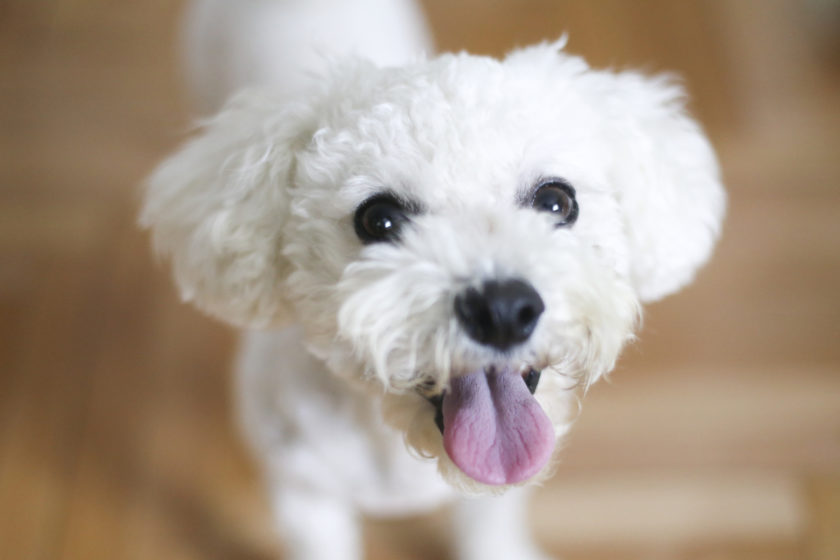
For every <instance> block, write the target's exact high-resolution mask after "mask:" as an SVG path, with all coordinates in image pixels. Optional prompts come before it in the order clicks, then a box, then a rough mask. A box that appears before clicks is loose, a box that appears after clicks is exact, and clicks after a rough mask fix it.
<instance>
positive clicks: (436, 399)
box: [423, 368, 542, 433]
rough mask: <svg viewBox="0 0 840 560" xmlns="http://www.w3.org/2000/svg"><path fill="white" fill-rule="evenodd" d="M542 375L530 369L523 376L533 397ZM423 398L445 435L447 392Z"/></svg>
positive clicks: (538, 371)
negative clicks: (427, 402) (444, 419)
mask: <svg viewBox="0 0 840 560" xmlns="http://www.w3.org/2000/svg"><path fill="white" fill-rule="evenodd" d="M541 375H542V370H536V369H534V368H528V370H527V371H525V372H524V373H523V374H522V381H523V382H524V383H525V385H527V386H528V391H530V392H531V394H532V395H533V394H534V393H535V392H536V391H537V385H539V383H540V376H541ZM423 397H424V398H425V399H426V400H427V401H429V402H430V403H431V404H432V406H434V407H435V424H436V425H437V427H438V429H439V430H440V433H443V428H444V425H443V399H444V398H446V391H442V392H440V393H438V394H437V395H423Z"/></svg>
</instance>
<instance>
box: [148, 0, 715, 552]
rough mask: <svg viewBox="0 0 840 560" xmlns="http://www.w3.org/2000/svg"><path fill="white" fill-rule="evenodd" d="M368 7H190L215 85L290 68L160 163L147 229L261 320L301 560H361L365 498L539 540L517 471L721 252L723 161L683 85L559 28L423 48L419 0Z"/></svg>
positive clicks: (260, 344)
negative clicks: (536, 35) (453, 502)
mask: <svg viewBox="0 0 840 560" xmlns="http://www.w3.org/2000/svg"><path fill="white" fill-rule="evenodd" d="M348 4H349V3H346V2H341V1H338V0H317V1H311V0H285V1H276V2H272V1H270V0H251V1H248V2H242V3H236V4H234V3H226V2H224V1H222V0H206V1H204V2H199V3H197V4H196V5H195V7H194V10H193V11H192V13H191V18H190V22H191V25H190V27H189V29H188V33H187V37H188V44H187V51H188V54H189V58H190V68H192V70H193V72H192V80H193V83H194V84H196V87H197V91H198V93H199V94H200V96H201V97H202V99H203V101H204V105H205V106H206V107H214V106H215V105H217V104H219V103H220V100H221V99H223V98H225V97H227V95H228V94H230V93H231V92H232V90H233V89H235V88H238V87H239V86H271V87H269V88H263V89H256V90H253V89H252V90H251V91H250V92H247V93H244V94H241V95H239V96H237V97H236V98H235V99H234V100H233V101H232V102H230V103H229V104H228V105H227V106H226V107H225V109H224V110H223V111H222V112H221V113H220V114H219V115H218V116H217V117H215V118H214V119H212V120H211V121H209V122H208V123H207V124H206V126H205V128H204V131H203V133H202V135H201V136H199V137H198V138H196V139H195V140H193V141H192V142H191V143H189V144H188V145H187V146H186V147H185V148H184V149H183V150H182V151H180V152H179V153H178V154H176V155H175V156H174V157H173V158H171V159H170V160H169V161H168V162H166V163H165V164H164V165H163V166H161V168H160V169H159V170H158V172H157V173H156V174H155V176H154V177H153V178H152V179H151V182H150V189H149V193H148V196H147V200H146V205H145V208H144V211H143V216H142V221H143V223H144V225H146V226H147V227H150V228H151V229H152V230H153V233H154V238H155V243H156V246H157V248H158V250H160V251H161V252H163V253H165V254H167V255H171V256H172V260H173V263H174V267H175V275H176V278H177V280H178V283H179V286H180V288H181V292H182V295H183V297H184V298H185V299H188V300H192V301H194V302H195V303H196V304H197V305H198V306H199V307H201V308H202V309H204V310H205V311H207V312H209V313H210V314H213V315H215V316H218V317H220V318H222V319H224V320H226V321H228V322H231V323H233V324H236V325H239V326H242V327H244V328H245V329H246V334H245V335H244V337H243V342H242V352H241V356H240V361H239V368H238V369H239V378H238V379H239V387H238V388H239V394H240V405H241V406H240V411H241V416H242V420H243V424H244V426H245V430H246V433H247V435H248V438H249V440H250V442H251V444H252V445H253V447H254V449H255V450H256V453H257V454H258V455H259V456H260V458H261V459H262V462H263V465H264V466H265V472H266V479H267V481H268V484H269V486H270V489H271V492H272V496H273V504H274V507H275V511H276V513H277V516H278V523H279V525H280V528H281V529H282V531H283V532H284V534H285V537H286V543H287V545H288V550H289V552H290V554H291V557H292V558H301V559H316V558H323V559H328V558H329V559H352V558H357V557H358V556H359V550H360V544H359V538H358V528H357V526H356V516H357V514H358V513H360V512H361V513H370V514H376V515H383V514H402V513H410V512H416V511H421V510H424V509H429V508H432V507H434V506H436V505H438V504H440V503H442V502H444V501H447V500H450V499H453V498H455V497H456V496H458V495H460V494H462V493H464V492H466V493H469V494H477V495H483V496H485V497H481V498H472V499H467V500H463V501H461V502H460V505H459V507H458V509H457V511H456V515H455V519H456V527H455V533H456V536H457V538H456V546H457V549H458V555H459V558H462V559H464V560H472V559H476V560H477V559H482V560H488V559H489V560H492V559H494V558H500V559H501V558H517V559H521V560H528V559H533V558H540V557H541V556H540V555H539V553H538V552H537V551H536V549H535V548H534V547H533V546H532V545H531V543H530V539H529V538H528V535H527V530H526V529H525V523H524V514H523V502H522V499H523V495H524V492H523V491H522V490H519V489H518V488H516V487H519V486H523V485H525V484H527V483H530V482H534V481H539V480H542V479H544V478H545V477H546V476H547V475H548V474H549V473H550V470H551V461H550V458H551V456H552V455H553V449H554V444H555V441H556V440H557V439H558V438H560V437H561V436H562V435H563V434H564V433H565V432H566V431H567V429H568V427H569V424H570V422H571V417H572V416H573V413H574V410H575V406H576V402H577V397H578V395H577V393H576V389H577V388H578V387H580V386H586V385H588V384H590V383H592V382H594V381H595V380H596V379H597V378H598V377H600V376H601V375H603V374H605V373H607V372H608V371H609V370H610V369H611V368H612V367H613V365H614V363H615V360H616V359H617V357H618V354H619V352H620V350H621V348H622V346H623V345H624V343H625V342H626V341H627V340H629V339H630V338H632V336H633V331H634V328H635V326H636V323H637V319H638V314H639V308H640V303H641V302H643V301H650V300H653V299H657V298H660V297H662V296H664V295H666V294H668V293H671V292H673V291H675V290H676V289H678V288H679V287H681V286H682V285H684V284H685V283H686V282H688V281H689V280H690V279H691V277H692V276H693V274H694V272H695V270H696V269H697V268H698V267H699V266H700V265H701V264H702V263H703V262H704V261H705V260H706V258H707V257H708V255H709V253H710V251H711V248H712V246H713V244H714V241H715V239H716V237H717V234H718V230H719V226H720V221H721V218H722V214H723V207H724V198H723V193H722V189H721V186H720V182H719V179H718V173H717V166H716V162H715V158H714V155H713V153H712V151H711V149H710V148H709V146H708V143H707V142H706V141H705V139H704V137H703V135H702V133H701V132H700V130H699V128H698V127H697V126H696V125H695V123H694V122H693V121H692V120H691V119H690V118H688V117H687V116H685V114H684V112H683V110H682V104H681V101H680V97H681V91H680V89H679V88H678V87H676V86H674V85H672V84H671V83H669V82H668V81H667V80H663V79H659V78H654V79H650V78H645V77H642V76H640V75H637V74H633V73H621V74H614V73H610V72H598V71H594V70H591V69H590V68H589V67H588V66H587V65H586V64H585V63H584V62H583V61H582V60H580V59H578V58H575V57H571V56H568V55H566V54H563V53H562V52H560V48H561V47H562V45H559V44H555V45H540V46H537V47H532V48H530V49H524V50H521V51H517V52H514V53H513V54H511V55H510V56H508V57H507V58H506V59H505V60H504V61H502V62H498V61H494V60H491V59H486V58H480V57H473V56H469V55H445V56H443V57H440V58H437V59H432V60H425V59H424V58H423V57H422V53H421V52H420V51H423V50H426V49H428V45H429V40H428V34H427V33H426V32H425V28H424V27H423V23H422V19H421V16H420V15H419V11H418V10H417V8H416V6H414V4H413V3H412V2H410V1H408V0H406V1H399V2H397V1H395V0H365V2H363V3H362V4H365V5H364V6H362V5H360V4H354V5H353V8H354V9H348V8H347V5H348ZM234 6H235V7H234ZM370 14H375V15H376V17H359V16H360V15H370ZM312 30H317V33H316V34H315V38H314V39H313V38H312V36H311V34H310V32H311V31H312ZM332 50H337V51H339V52H331V51H332ZM222 53H228V54H224V55H223V54H222ZM347 53H353V55H354V56H350V57H348V58H344V57H343V55H345V54H347ZM414 56H416V57H417V58H416V59H414V58H413V57H414ZM494 494H503V495H502V496H498V497H493V496H492V495H494Z"/></svg>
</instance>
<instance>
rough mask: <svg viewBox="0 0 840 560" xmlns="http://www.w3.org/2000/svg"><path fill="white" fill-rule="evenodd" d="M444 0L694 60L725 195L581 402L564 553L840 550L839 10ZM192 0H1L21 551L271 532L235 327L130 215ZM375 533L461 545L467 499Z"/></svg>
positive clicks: (475, 20) (1, 373)
mask: <svg viewBox="0 0 840 560" xmlns="http://www.w3.org/2000/svg"><path fill="white" fill-rule="evenodd" d="M424 4H425V6H426V8H427V12H428V14H429V18H430V20H431V22H432V24H433V25H434V27H435V30H436V34H437V40H438V43H439V45H440V46H441V47H442V48H443V49H469V50H473V51H476V52H481V53H488V54H494V55H498V54H502V53H504V52H505V51H507V50H509V49H510V48H512V47H513V46H515V45H517V44H526V43H530V42H533V41H538V40H542V39H551V38H555V37H557V36H559V34H560V33H562V32H563V31H567V32H568V33H569V34H570V38H571V42H570V47H569V48H570V50H572V51H574V52H578V53H581V54H584V55H586V56H587V57H588V58H589V59H590V60H591V61H592V62H594V63H596V64H598V65H614V66H616V67H624V66H642V67H646V68H648V69H650V70H664V69H670V70H674V71H677V72H679V73H680V74H682V75H683V76H684V77H685V80H686V83H687V85H688V87H689V88H690V90H691V91H692V93H693V102H692V107H693V109H694V110H695V112H696V113H697V114H698V115H699V116H700V117H701V119H702V120H703V122H704V124H705V126H706V127H707V129H708V131H709V132H710V135H711V136H712V138H713V140H714V142H715V144H716V146H717V148H718V150H719V153H720V156H721V160H722V163H723V169H724V174H725V176H726V179H727V184H728V188H729V191H730V194H731V201H730V210H729V217H728V221H727V225H726V231H725V236H724V239H723V241H722V243H721V244H720V247H719V251H718V253H717V256H716V258H715V260H714V261H713V262H712V264H711V265H710V266H709V267H708V268H707V269H706V270H705V271H703V272H702V273H701V274H700V276H699V278H698V281H697V283H696V284H695V285H693V286H692V287H691V288H689V289H687V290H686V291H684V292H683V293H681V294H679V295H678V296H675V297H673V298H670V299H668V300H666V301H663V302H661V303H659V304H656V305H653V306H652V307H651V308H650V309H649V310H648V313H647V316H646V322H645V327H644V330H643V332H642V333H641V341H640V342H639V343H638V344H637V345H635V346H634V347H633V348H631V349H629V351H628V352H627V354H626V355H625V357H624V359H623V360H622V362H621V363H620V365H619V367H618V369H617V370H616V372H614V374H613V375H612V376H611V379H610V381H609V382H608V383H601V384H599V385H598V386H596V387H595V388H594V389H593V390H592V392H591V394H590V395H589V396H588V397H587V399H586V402H585V406H584V408H583V412H582V414H581V417H580V420H579V421H578V424H577V426H576V429H575V430H574V431H573V435H572V437H571V439H570V441H569V442H568V445H567V449H566V451H565V455H564V460H563V463H562V465H561V466H560V467H559V468H558V472H557V475H556V476H555V477H554V479H553V480H552V482H551V483H549V484H548V485H547V487H546V488H545V489H544V491H542V492H541V493H540V494H539V495H538V496H537V498H536V500H535V503H534V506H533V515H534V520H533V523H532V525H533V527H534V530H535V532H536V534H537V536H538V538H539V540H540V541H541V542H543V543H544V545H545V546H546V547H547V548H548V549H549V550H551V551H552V552H553V553H555V554H557V555H563V557H564V558H567V559H569V560H575V559H577V560H596V559H606V558H609V559H611V560H635V559H645V560H651V559H667V560H710V559H715V560H728V559H736V558H737V559H767V560H783V559H784V560H790V559H795V558H809V559H813V560H830V559H835V558H840V540H839V539H838V535H840V491H839V490H838V489H840V297H839V296H838V291H837V290H838V286H840V219H838V218H840V213H838V209H840V188H838V185H840V158H838V157H837V146H840V103H837V100H838V99H840V96H838V93H840V73H839V72H838V70H840V67H838V66H837V65H836V61H837V60H840V57H837V52H836V51H835V50H832V49H836V46H837V44H838V43H837V42H836V40H834V38H835V37H836V35H835V34H836V33H837V29H836V28H833V29H834V32H833V33H834V34H833V33H832V32H831V31H829V32H826V29H829V30H831V29H832V28H830V27H826V25H828V24H827V23H826V22H827V21H830V18H828V17H826V14H824V13H819V12H809V11H806V10H805V6H806V4H805V3H801V2H795V1H792V0H791V1H783V0H767V1H760V0H749V1H747V0H744V1H742V0H715V1H711V2H701V1H685V2H672V1H670V0H640V1H638V2H627V1H624V0H603V1H599V2H590V1H586V0H567V1H549V0H485V1H479V0H426V1H425V2H424ZM811 4H812V5H813V7H814V9H816V7H817V5H818V4H820V3H811ZM824 4H826V5H828V4H829V3H824ZM820 5H821V4H820ZM180 9H181V4H180V3H172V2H169V1H164V0H153V1H150V0H147V1H145V2H142V3H141V2H108V1H105V0H84V1H83V0H52V1H50V0H44V1H39V2H32V1H26V0H6V1H5V2H3V3H2V4H0V559H3V560H5V559H8V560H29V559H33V560H42V559H43V560H52V559H85V560H94V559H99V558H102V559H106V558H107V559H109V560H110V559H132V560H134V559H137V560H141V559H151V558H155V559H157V558H166V559H204V558H220V559H222V558H224V559H227V558H230V559H246V560H248V559H253V560H262V559H268V558H274V557H277V554H278V553H277V543H276V542H275V537H274V535H273V532H272V526H271V519H270V517H269V515H268V512H267V507H266V503H265V499H264V497H263V494H262V491H261V488H260V482H259V480H258V477H257V472H256V468H255V467H254V465H252V464H251V462H250V460H249V459H248V457H247V455H246V453H245V452H244V450H243V448H242V445H241V443H240V442H239V440H238V438H237V435H236V433H235V429H234V428H233V425H232V422H231V421H230V411H229V408H230V402H229V396H228V385H229V383H230V380H229V372H228V370H229V367H228V364H229V362H230V360H231V357H232V354H233V351H234V344H235V341H234V335H233V333H232V332H231V331H229V330H228V329H227V328H225V327H223V326H221V325H219V324H217V323H214V322H213V321H211V320H209V319H206V318H204V317H202V316H200V315H199V314H198V313H196V312H195V311H193V310H192V309H190V308H188V307H186V306H183V305H181V304H180V303H178V301H177V298H176V296H175V294H174V291H173V289H172V287H171V285H170V280H169V278H168V272H167V270H166V269H165V267H162V266H159V265H156V264H155V263H154V261H153V259H152V258H151V256H150V251H149V248H148V239H146V237H145V235H144V234H142V233H141V232H138V231H137V229H136V227H135V214H136V210H137V200H138V191H137V185H138V184H139V183H140V182H141V181H142V178H143V177H144V175H145V174H146V173H148V171H149V170H150V169H151V168H152V167H153V166H154V164H155V162H156V161H158V160H159V159H160V158H161V157H162V156H163V155H164V154H165V153H166V152H167V151H169V150H171V149H172V148H173V147H174V146H175V145H176V144H177V143H178V142H179V141H180V140H181V139H182V137H183V133H184V131H185V130H186V128H187V126H188V124H189V122H190V119H191V115H190V112H189V109H188V104H187V103H186V100H185V96H184V93H183V91H182V89H181V83H180V76H179V72H178V65H177V58H176V56H175V35H176V34H175V31H176V29H177V22H178V17H179V14H180ZM367 536H368V539H367V544H366V546H367V548H368V552H369V555H370V557H371V558H373V559H375V560H384V559H386V558H409V559H416V560H421V559H440V558H447V557H448V556H447V552H446V550H447V548H446V544H447V542H448V540H449V539H450V538H451V535H449V524H448V512H446V511H443V512H441V513H440V515H438V516H433V517H427V518H422V519H412V520H404V521H374V520H371V521H370V522H369V523H368V525H367Z"/></svg>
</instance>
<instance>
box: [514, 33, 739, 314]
mask: <svg viewBox="0 0 840 560" xmlns="http://www.w3.org/2000/svg"><path fill="white" fill-rule="evenodd" d="M565 45H566V38H565V37H562V38H561V39H559V40H558V41H555V42H553V43H543V44H541V45H536V46H533V47H529V48H525V49H521V50H517V51H514V52H512V53H510V54H509V55H508V57H507V58H506V60H505V63H506V64H507V65H508V66H509V67H512V68H514V69H520V70H524V71H525V72H528V73H529V75H530V76H540V77H542V78H541V79H548V80H552V81H553V84H550V85H549V84H543V86H542V87H554V88H556V89H557V91H564V90H565V91H568V90H569V89H570V88H571V89H574V90H576V91H577V92H578V93H579V94H580V95H582V96H585V100H586V102H587V103H590V104H591V108H592V114H595V115H599V117H598V121H599V122H598V123H596V124H595V125H594V126H593V129H600V130H601V132H602V133H603V136H602V144H603V146H604V150H603V153H602V157H603V165H604V169H605V170H606V171H607V173H608V178H609V182H610V183H611V184H610V187H611V188H612V190H613V192H614V193H615V196H616V197H617V199H618V203H619V207H620V208H621V212H622V220H623V222H624V224H623V225H624V230H625V232H626V235H627V243H628V248H629V256H630V266H631V270H630V274H631V280H632V282H633V285H634V286H635V288H636V292H637V294H638V295H639V298H640V299H641V300H642V301H654V300H657V299H660V298H662V297H664V296H666V295H668V294H670V293H672V292H674V291H676V290H678V289H679V288H681V287H682V286H683V285H685V284H687V283H688V282H689V281H691V279H692V278H693V276H694V273H695V272H696V271H697V269H698V268H699V267H700V266H701V265H702V264H703V263H704V262H705V261H706V259H707V258H708V257H709V255H710V253H711V251H712V248H713V246H714V243H715V241H716V240H717V237H718V234H719V232H720V227H721V222H722V219H723V214H724V211H725V206H726V200H725V194H724V191H723V187H722V185H721V180H720V174H719V169H718V165H717V160H716V158H715V154H714V152H713V150H712V148H711V146H710V145H709V143H708V141H707V140H706V137H705V135H704V134H703V131H702V130H701V129H700V127H699V126H698V124H697V123H696V122H695V121H694V120H693V119H692V118H691V117H690V116H689V115H688V114H687V112H686V110H685V102H684V94H683V91H682V88H681V87H680V86H679V84H678V83H677V82H676V81H675V80H673V79H671V78H669V77H667V76H654V77H647V76H644V75H642V74H639V73H635V72H620V73H614V72H609V71H595V70H591V69H590V68H589V66H588V65H587V64H586V62H585V61H584V60H583V59H581V58H579V57H576V56H571V55H568V54H566V53H565V52H563V49H564V47H565Z"/></svg>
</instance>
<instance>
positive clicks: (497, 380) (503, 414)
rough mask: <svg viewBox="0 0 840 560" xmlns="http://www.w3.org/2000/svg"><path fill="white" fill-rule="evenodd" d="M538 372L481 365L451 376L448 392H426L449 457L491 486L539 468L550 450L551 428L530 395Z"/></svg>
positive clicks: (521, 477) (518, 478) (524, 477)
mask: <svg viewBox="0 0 840 560" xmlns="http://www.w3.org/2000/svg"><path fill="white" fill-rule="evenodd" d="M540 374H541V372H540V371H538V370H535V369H533V368H528V369H527V370H526V371H525V372H524V373H521V372H520V371H518V370H514V369H512V368H507V367H506V368H495V367H489V368H484V369H481V370H478V371H475V372H472V373H468V374H466V375H461V376H458V377H455V378H453V379H452V380H451V382H450V387H449V390H448V391H445V392H443V393H441V394H439V395H435V396H426V398H427V399H428V401H429V402H430V403H431V404H432V405H433V406H434V407H435V423H436V424H437V426H438V428H439V429H440V431H441V433H442V434H443V444H444V448H445V449H446V452H447V454H448V455H449V458H450V459H452V462H453V463H455V464H456V465H457V466H458V468H460V469H461V470H462V471H463V472H464V474H466V475H468V476H469V477H471V478H473V479H474V480H476V481H478V482H482V483H484V484H491V485H502V484H516V483H518V482H522V481H524V480H527V479H528V478H530V477H532V476H533V475H535V474H536V473H538V472H539V471H540V470H542V468H543V467H544V466H545V464H546V463H547V462H548V460H549V458H550V457H551V454H552V451H553V450H554V441H555V437H554V427H553V425H552V423H551V420H549V418H548V416H547V415H546V413H545V412H544V411H543V409H542V407H541V406H540V405H539V403H538V402H537V400H536V399H535V398H534V396H533V395H534V392H535V391H536V390H537V385H538V384H539V381H540Z"/></svg>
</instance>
